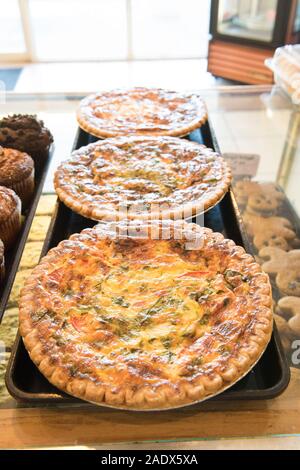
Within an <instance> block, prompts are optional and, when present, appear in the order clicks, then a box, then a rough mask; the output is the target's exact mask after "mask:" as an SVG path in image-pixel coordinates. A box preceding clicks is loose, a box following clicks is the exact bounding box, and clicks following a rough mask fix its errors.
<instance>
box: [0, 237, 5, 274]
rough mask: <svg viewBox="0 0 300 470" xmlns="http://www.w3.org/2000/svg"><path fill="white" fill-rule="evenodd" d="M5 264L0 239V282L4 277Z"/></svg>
mask: <svg viewBox="0 0 300 470" xmlns="http://www.w3.org/2000/svg"><path fill="white" fill-rule="evenodd" d="M4 274H5V264H4V245H3V241H2V240H0V283H1V281H2V280H3V278H4Z"/></svg>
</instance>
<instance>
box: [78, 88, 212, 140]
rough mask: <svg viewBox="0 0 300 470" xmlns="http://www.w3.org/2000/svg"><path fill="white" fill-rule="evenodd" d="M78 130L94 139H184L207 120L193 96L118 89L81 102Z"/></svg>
mask: <svg viewBox="0 0 300 470" xmlns="http://www.w3.org/2000/svg"><path fill="white" fill-rule="evenodd" d="M77 120H78V123H79V126H80V127H81V128H82V129H84V130H85V131H86V132H88V133H90V134H92V135H95V136H96V137H100V138H106V137H116V136H119V135H128V134H142V135H152V136H153V135H170V136H183V135H186V134H189V133H190V132H191V131H193V130H194V129H196V128H198V127H200V126H201V125H202V124H203V123H204V122H205V121H206V120H207V111H206V106H205V104H204V102H203V100H202V99H201V98H200V97H199V96H197V95H195V94H193V93H178V92H175V91H169V90H163V89H160V88H150V89H149V88H142V87H139V88H131V89H117V90H111V91H106V92H102V93H96V94H93V95H90V96H87V97H86V98H84V99H83V100H82V101H81V103H80V105H79V109H78V111H77Z"/></svg>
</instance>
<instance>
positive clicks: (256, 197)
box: [233, 180, 284, 215]
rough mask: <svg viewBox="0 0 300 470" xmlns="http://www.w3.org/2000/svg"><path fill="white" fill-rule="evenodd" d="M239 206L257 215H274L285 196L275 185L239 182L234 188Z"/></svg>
mask: <svg viewBox="0 0 300 470" xmlns="http://www.w3.org/2000/svg"><path fill="white" fill-rule="evenodd" d="M233 190H234V194H235V195H236V198H237V202H238V204H239V206H242V208H245V207H246V206H247V211H248V212H252V213H253V214H256V215H274V214H275V213H276V211H277V210H278V208H279V207H280V205H281V203H282V201H283V199H284V194H283V192H282V191H280V189H279V188H278V187H277V186H276V185H275V184H273V183H258V182H257V181H249V180H239V181H237V182H236V184H235V185H234V187H233Z"/></svg>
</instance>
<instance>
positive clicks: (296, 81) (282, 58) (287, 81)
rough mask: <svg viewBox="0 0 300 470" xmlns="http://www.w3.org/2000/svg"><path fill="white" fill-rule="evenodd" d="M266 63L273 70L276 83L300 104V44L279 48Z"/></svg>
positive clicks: (294, 101)
mask: <svg viewBox="0 0 300 470" xmlns="http://www.w3.org/2000/svg"><path fill="white" fill-rule="evenodd" d="M266 65H267V67H269V68H270V69H271V70H272V71H273V73H274V80H275V83H276V84H277V85H279V86H280V87H281V88H283V89H284V90H285V92H286V93H288V94H289V95H290V97H291V99H292V101H293V103H295V104H297V105H300V44H297V45H293V46H292V45H288V46H284V47H279V48H277V49H276V51H275V54H274V57H273V58H272V59H267V60H266Z"/></svg>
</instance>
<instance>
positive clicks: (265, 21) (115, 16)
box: [0, 0, 300, 91]
mask: <svg viewBox="0 0 300 470" xmlns="http://www.w3.org/2000/svg"><path fill="white" fill-rule="evenodd" d="M299 30H300V1H299V0H212V1H211V0H84V1H83V0H0V61H1V70H0V80H2V81H4V83H5V86H6V89H8V90H16V91H66V90H69V91H75V90H77V91H86V90H93V89H99V88H107V87H110V88H111V87H114V86H128V85H139V84H143V85H147V86H167V87H168V86H169V87H172V88H179V89H181V88H205V87H210V86H213V85H215V83H216V78H217V77H220V79H221V80H219V81H220V83H221V84H227V83H231V82H228V80H235V81H237V82H239V83H248V84H255V83H271V82H272V73H271V72H270V71H269V70H268V69H267V68H266V67H265V65H264V60H265V59H266V58H267V57H270V56H272V55H273V53H274V50H275V48H276V47H278V46H281V45H283V44H286V43H295V42H299ZM82 64H84V65H82ZM222 79H223V80H222Z"/></svg>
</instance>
